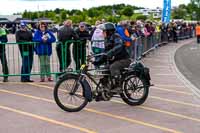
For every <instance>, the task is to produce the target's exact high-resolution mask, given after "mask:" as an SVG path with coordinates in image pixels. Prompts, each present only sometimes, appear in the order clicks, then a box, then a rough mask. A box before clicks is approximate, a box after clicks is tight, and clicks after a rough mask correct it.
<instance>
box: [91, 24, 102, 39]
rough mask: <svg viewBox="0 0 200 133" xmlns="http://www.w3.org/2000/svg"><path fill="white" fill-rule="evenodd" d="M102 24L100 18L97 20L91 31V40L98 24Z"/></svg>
mask: <svg viewBox="0 0 200 133" xmlns="http://www.w3.org/2000/svg"><path fill="white" fill-rule="evenodd" d="M100 24H101V21H99V20H97V21H96V22H95V27H94V28H93V29H92V31H91V33H90V37H91V38H90V40H91V39H92V36H93V34H94V31H95V30H96V28H97V26H98V25H100Z"/></svg>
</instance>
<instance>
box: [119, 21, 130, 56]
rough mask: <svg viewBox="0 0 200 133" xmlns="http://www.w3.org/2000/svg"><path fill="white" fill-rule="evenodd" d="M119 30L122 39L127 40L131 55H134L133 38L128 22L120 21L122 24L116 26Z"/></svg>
mask: <svg viewBox="0 0 200 133" xmlns="http://www.w3.org/2000/svg"><path fill="white" fill-rule="evenodd" d="M116 30H117V33H118V34H119V35H120V36H121V38H122V40H123V41H124V42H125V46H126V49H127V51H128V53H129V55H130V56H131V55H132V53H131V52H132V51H131V49H132V47H131V46H132V45H131V44H132V39H131V36H130V33H129V31H128V24H127V22H126V21H121V22H120V25H118V26H117V28H116Z"/></svg>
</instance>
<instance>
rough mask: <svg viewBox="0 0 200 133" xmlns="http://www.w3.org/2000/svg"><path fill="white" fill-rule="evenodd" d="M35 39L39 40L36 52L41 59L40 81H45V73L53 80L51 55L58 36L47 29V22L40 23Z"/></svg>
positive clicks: (35, 40) (49, 79)
mask: <svg viewBox="0 0 200 133" xmlns="http://www.w3.org/2000/svg"><path fill="white" fill-rule="evenodd" d="M33 41H34V42H37V43H36V45H35V52H36V54H37V55H38V56H39V60H40V73H41V75H40V78H41V80H40V82H45V75H46V76H47V78H48V81H53V80H52V78H51V74H50V72H51V70H50V56H51V54H52V43H53V42H55V41H56V38H55V36H54V35H53V33H52V32H50V31H49V30H48V29H47V24H46V23H45V22H40V23H39V25H38V30H36V31H35V34H34V37H33Z"/></svg>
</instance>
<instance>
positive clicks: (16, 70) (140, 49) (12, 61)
mask: <svg viewBox="0 0 200 133" xmlns="http://www.w3.org/2000/svg"><path fill="white" fill-rule="evenodd" d="M188 35H190V33H185V34H179V37H185V36H188ZM185 38H186V37H185ZM94 41H95V40H94ZM100 41H101V40H100ZM91 43H92V42H91V41H87V43H86V42H85V41H83V40H69V41H66V42H56V43H53V44H52V50H50V51H48V49H44V51H42V52H44V53H45V54H46V55H47V56H46V57H42V56H38V55H37V54H36V53H35V49H36V47H39V44H38V43H36V42H20V43H11V42H8V43H0V48H1V51H0V55H1V56H0V57H1V58H0V59H1V62H2V67H0V76H2V77H7V76H27V75H28V76H30V75H38V76H41V75H42V76H45V75H46V76H51V75H56V76H57V75H59V74H60V73H62V72H63V71H66V70H67V69H68V70H69V71H72V69H73V71H78V70H79V68H80V66H81V64H83V63H85V62H86V55H88V54H90V53H91V51H92V46H91V45H92V44H91ZM165 43H168V34H167V33H154V34H152V35H151V36H148V37H142V36H141V37H139V38H137V39H136V41H135V42H134V45H133V47H131V51H132V52H131V57H132V58H134V59H136V58H140V57H142V56H144V55H146V54H147V53H149V52H150V51H151V50H154V49H155V48H157V47H158V46H159V45H162V44H165ZM20 46H21V50H20ZM29 46H32V47H33V49H32V50H30V49H29V48H30V47H29ZM27 47H28V48H27ZM22 51H23V52H22ZM26 51H29V52H26ZM30 52H33V53H32V55H30ZM49 52H50V53H51V54H50V55H48V53H49ZM28 55H30V56H32V57H33V58H31V57H27V56H28ZM48 57H49V58H48ZM46 61H47V62H46ZM44 62H46V64H45V63H44ZM45 65H46V66H45ZM22 66H23V67H22ZM45 67H46V69H47V71H46V70H44V68H45ZM70 68H72V69H70ZM24 69H25V70H24Z"/></svg>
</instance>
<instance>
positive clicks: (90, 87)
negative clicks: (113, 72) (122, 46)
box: [54, 54, 151, 112]
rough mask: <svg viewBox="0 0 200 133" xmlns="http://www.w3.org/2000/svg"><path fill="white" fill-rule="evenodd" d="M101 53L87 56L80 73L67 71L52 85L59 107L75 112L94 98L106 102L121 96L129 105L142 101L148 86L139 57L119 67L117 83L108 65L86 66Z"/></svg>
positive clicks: (144, 70) (146, 74)
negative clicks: (122, 67)
mask: <svg viewBox="0 0 200 133" xmlns="http://www.w3.org/2000/svg"><path fill="white" fill-rule="evenodd" d="M100 55H101V54H98V55H90V56H87V63H86V64H83V65H82V66H81V68H80V72H69V71H66V72H65V73H64V74H62V75H61V76H60V77H59V80H58V81H57V83H56V85H55V88H54V99H55V101H56V104H57V105H58V106H59V107H60V108H61V109H63V110H65V111H67V112H77V111H80V110H82V109H83V108H84V107H85V106H86V105H87V104H88V102H91V101H93V100H94V99H95V100H96V101H109V100H110V99H111V98H112V97H118V98H121V99H122V100H123V101H124V102H125V103H127V104H128V105H131V106H136V105H141V104H143V103H144V102H145V100H146V99H147V97H148V94H149V87H150V86H151V83H150V80H151V79H150V74H149V69H148V68H147V67H145V66H144V65H143V63H141V61H140V60H137V61H134V62H133V63H131V64H130V66H129V67H128V68H124V69H123V70H121V77H120V79H121V81H120V85H118V86H116V85H115V83H114V82H113V79H112V77H111V76H110V71H109V69H108V67H107V65H104V66H103V67H100V68H98V69H89V64H90V63H89V62H91V58H94V57H97V56H100ZM107 62H108V61H107ZM107 64H108V63H107ZM91 72H93V73H91Z"/></svg>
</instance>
